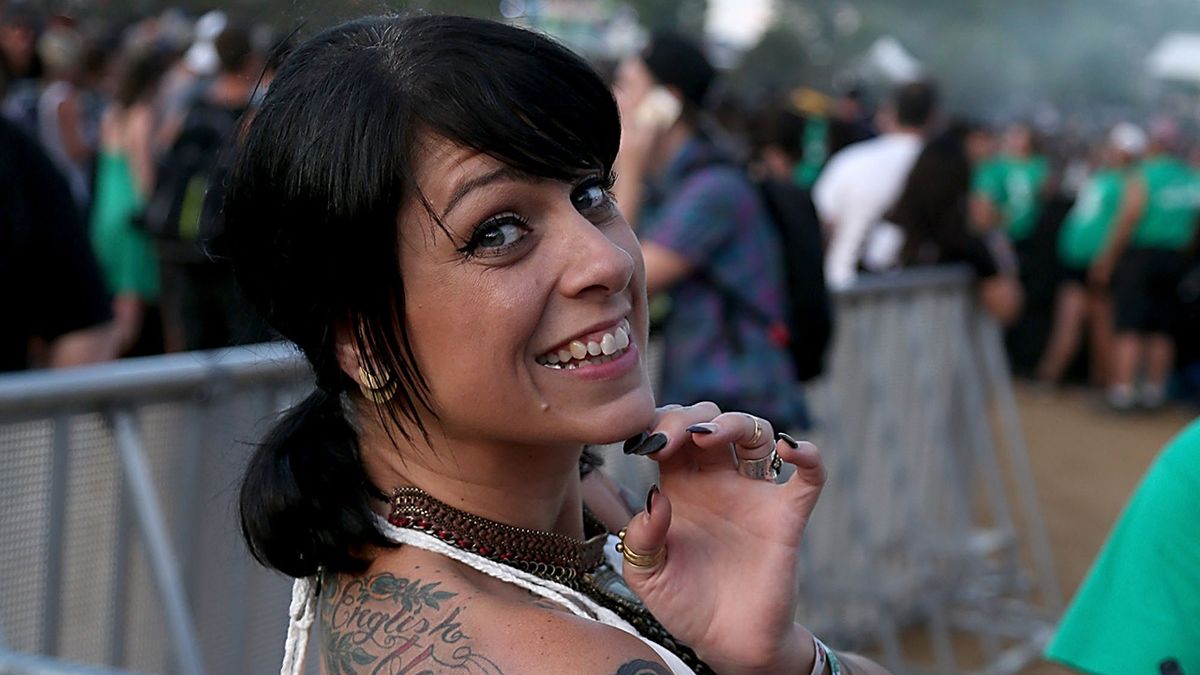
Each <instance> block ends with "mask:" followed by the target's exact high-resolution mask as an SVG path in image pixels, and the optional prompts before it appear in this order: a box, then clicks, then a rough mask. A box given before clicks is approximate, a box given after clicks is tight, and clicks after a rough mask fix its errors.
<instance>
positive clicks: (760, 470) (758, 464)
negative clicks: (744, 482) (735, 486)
mask: <svg viewBox="0 0 1200 675" xmlns="http://www.w3.org/2000/svg"><path fill="white" fill-rule="evenodd" d="M781 468H783V459H781V458H780V457H779V453H777V452H775V451H774V450H772V451H771V454H769V455H767V456H766V457H761V458H759V459H742V458H740V457H739V458H738V465H737V470H738V473H740V474H742V475H743V476H745V477H746V478H751V479H753V480H765V481H769V482H772V483H774V482H775V479H776V478H779V470H780V469H781Z"/></svg>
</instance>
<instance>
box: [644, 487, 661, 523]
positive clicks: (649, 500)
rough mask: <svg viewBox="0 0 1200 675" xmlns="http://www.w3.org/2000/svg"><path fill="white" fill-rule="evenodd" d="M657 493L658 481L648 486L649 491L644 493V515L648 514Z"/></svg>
mask: <svg viewBox="0 0 1200 675" xmlns="http://www.w3.org/2000/svg"><path fill="white" fill-rule="evenodd" d="M656 494H658V483H655V484H654V485H651V486H650V491H649V492H647V493H646V516H647V517H649V516H650V509H651V508H653V507H654V495H656Z"/></svg>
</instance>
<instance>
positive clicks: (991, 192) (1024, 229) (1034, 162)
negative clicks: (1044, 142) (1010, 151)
mask: <svg viewBox="0 0 1200 675" xmlns="http://www.w3.org/2000/svg"><path fill="white" fill-rule="evenodd" d="M1049 174H1050V165H1049V164H1048V163H1047V162H1046V160H1045V158H1043V157H1029V158H1026V159H1022V158H1019V157H997V158H995V159H992V160H989V161H987V162H984V163H983V164H982V165H981V166H980V167H979V168H978V169H977V170H976V171H975V176H974V178H973V179H972V180H973V183H974V190H975V192H978V193H982V194H983V195H985V196H986V197H987V198H988V199H990V200H991V201H992V203H994V204H995V205H996V208H998V209H999V210H1000V213H1001V215H1002V217H1003V223H1004V224H1005V228H1006V229H1007V231H1008V236H1009V238H1010V239H1012V240H1013V241H1022V240H1024V239H1028V238H1029V236H1030V235H1031V234H1033V230H1034V227H1036V226H1037V219H1038V216H1040V215H1041V211H1042V196H1041V192H1042V184H1043V183H1045V182H1046V177H1047V176H1048V175H1049Z"/></svg>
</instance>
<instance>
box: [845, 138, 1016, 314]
mask: <svg viewBox="0 0 1200 675" xmlns="http://www.w3.org/2000/svg"><path fill="white" fill-rule="evenodd" d="M970 190H971V165H970V161H969V160H968V156H967V152H966V148H965V147H964V144H963V139H962V137H961V136H960V135H958V134H953V133H944V134H942V135H940V136H938V137H935V138H934V139H932V140H931V141H929V143H928V144H926V145H925V147H924V148H923V149H922V150H921V153H920V154H919V155H918V156H917V159H916V161H915V162H914V163H913V167H912V170H911V171H910V172H909V174H908V177H907V178H906V179H905V181H904V185H903V187H902V189H901V191H900V196H899V197H898V198H897V200H896V203H895V205H893V206H892V207H891V208H890V209H889V210H888V212H887V213H886V214H884V216H883V218H882V219H881V220H880V221H879V222H878V223H876V224H875V225H874V226H873V227H872V228H871V229H870V231H869V232H868V233H867V237H866V240H865V241H864V242H863V254H862V258H861V260H860V261H859V264H860V266H861V268H862V269H863V270H864V271H866V272H872V273H885V272H888V271H890V270H894V269H899V268H906V267H919V266H923V265H946V264H955V263H965V264H966V265H968V266H970V268H971V270H972V271H973V272H974V273H975V276H976V278H977V279H978V280H979V292H978V296H979V302H980V305H981V306H982V307H983V308H984V309H985V310H987V311H988V312H989V313H990V314H992V315H993V316H994V317H996V319H997V320H998V321H1000V322H1001V323H1004V324H1008V323H1011V322H1012V321H1013V320H1015V319H1016V318H1017V316H1018V315H1019V314H1020V311H1021V303H1022V294H1021V288H1020V285H1019V284H1018V283H1017V279H1016V276H1015V273H1014V272H1015V271H1014V270H1011V269H1007V270H1006V269H1005V265H1004V263H1003V258H1002V256H1001V255H1000V254H999V253H997V252H996V251H995V250H993V248H992V246H990V245H989V243H988V242H987V241H986V240H985V238H984V236H983V235H979V234H976V233H974V232H972V231H971V228H970V225H969V222H968V207H967V202H968V198H969V195H970Z"/></svg>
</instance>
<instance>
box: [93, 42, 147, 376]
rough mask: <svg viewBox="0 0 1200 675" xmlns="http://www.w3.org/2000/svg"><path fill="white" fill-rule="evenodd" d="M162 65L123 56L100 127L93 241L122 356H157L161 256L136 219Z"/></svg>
mask: <svg viewBox="0 0 1200 675" xmlns="http://www.w3.org/2000/svg"><path fill="white" fill-rule="evenodd" d="M165 67H166V64H165V62H164V59H163V58H162V57H161V56H160V55H158V54H157V53H155V52H152V51H147V52H144V53H138V52H131V53H129V54H127V55H126V57H125V58H124V59H123V61H122V62H121V63H120V64H119V65H118V68H119V71H118V77H117V83H116V91H115V92H114V96H113V100H112V102H111V104H110V105H109V107H108V109H107V110H105V111H104V116H103V118H102V119H101V121H100V154H99V157H98V158H97V162H96V195H95V200H94V202H93V204H92V216H91V221H92V222H91V237H92V246H93V248H94V249H95V251H96V258H97V259H98V260H99V262H100V265H101V268H102V270H103V272H104V277H105V281H106V282H107V286H108V291H109V293H110V294H111V295H112V297H113V316H114V317H115V319H116V323H115V328H116V333H117V340H118V345H119V349H120V353H121V354H133V355H139V354H149V353H155V352H160V351H161V343H162V337H161V334H162V330H161V324H160V322H159V321H158V318H157V317H158V312H157V305H158V298H159V276H158V258H157V257H156V255H155V252H154V245H153V242H151V241H150V238H149V236H148V235H147V234H146V233H145V232H144V231H142V230H140V229H138V228H136V227H135V226H134V218H135V217H136V216H137V215H138V214H139V213H140V212H141V210H142V208H143V206H144V204H145V202H146V197H147V196H148V195H149V194H150V192H151V190H152V189H153V186H154V160H153V157H152V156H151V154H152V153H151V151H150V144H151V139H152V136H153V129H154V107H153V100H154V95H155V92H156V90H157V88H158V82H159V79H160V78H161V77H162V74H163V72H164V71H165Z"/></svg>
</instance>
